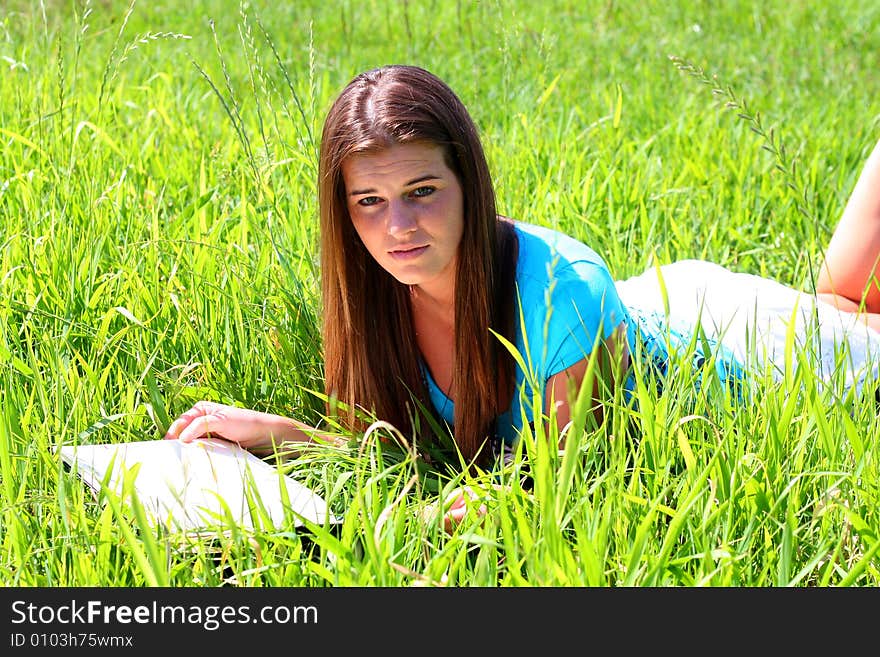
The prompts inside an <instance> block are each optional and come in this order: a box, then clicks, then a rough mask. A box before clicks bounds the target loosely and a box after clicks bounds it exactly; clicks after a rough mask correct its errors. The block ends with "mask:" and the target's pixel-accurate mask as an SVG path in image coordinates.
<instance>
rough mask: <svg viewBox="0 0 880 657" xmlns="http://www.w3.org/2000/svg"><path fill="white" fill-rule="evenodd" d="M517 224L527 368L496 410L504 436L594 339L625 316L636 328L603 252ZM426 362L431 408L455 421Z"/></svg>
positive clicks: (519, 345) (521, 340)
mask: <svg viewBox="0 0 880 657" xmlns="http://www.w3.org/2000/svg"><path fill="white" fill-rule="evenodd" d="M514 230H515V232H516V236H517V238H518V240H519V256H518V259H517V264H516V289H517V296H518V302H519V310H520V321H519V322H518V325H517V330H516V342H515V346H516V353H517V354H519V355H520V356H521V360H522V361H523V364H524V365H525V367H526V369H525V371H524V370H523V368H522V367H520V366H519V365H517V367H516V391H517V392H515V393H514V395H513V400H512V402H511V407H510V409H509V410H508V411H507V412H506V413H504V414H503V415H501V416H500V417H499V418H498V423H497V434H498V436H499V437H500V438H503V439H504V441H505V442H507V443H512V442H513V441H514V440H515V439H516V438H517V436H518V434H519V431H520V429H522V427H523V424H524V423H528V422H532V420H533V419H534V418H533V417H532V405H531V403H529V400H530V399H532V396H533V394H534V392H535V389H536V388H537V389H539V391H540V394H541V395H542V399H543V395H544V388H545V386H546V384H547V381H548V379H550V377H552V376H553V375H554V374H557V373H559V372H561V371H562V370H564V369H566V368H567V367H571V366H572V365H574V364H575V363H577V362H578V361H580V360H583V359H584V358H587V357H589V355H590V352H591V351H592V350H593V347H594V345H595V344H597V343H598V342H600V341H602V340H605V339H606V338H607V337H608V336H609V335H611V333H612V332H613V331H614V329H615V328H616V327H617V326H619V325H620V323H621V322H626V323H627V327H628V329H629V330H628V334H629V337H630V338H633V336H634V324H633V323H632V322H631V321H630V319H629V314H628V313H627V311H626V308H625V307H624V306H623V304H622V302H621V301H620V297H619V296H618V294H617V290H616V288H615V287H614V281H613V279H612V278H611V274H610V273H609V272H608V268H607V267H606V266H605V262H604V261H603V260H602V258H601V257H600V256H599V254H597V253H596V252H595V251H593V250H592V249H591V248H590V247H588V246H586V245H585V244H582V243H581V242H579V241H577V240H575V239H574V238H572V237H569V236H568V235H565V234H564V233H560V232H558V231H555V230H552V229H550V228H544V227H541V226H535V225H531V224H525V223H522V222H514ZM597 335H598V336H599V337H598V340H597ZM422 368H423V370H424V373H425V379H426V381H427V383H428V391H429V393H430V395H431V401H432V402H433V404H434V408H435V409H436V410H437V412H438V413H439V415H440V417H442V418H443V419H444V420H445V421H446V422H447V423H448V424H449V426H452V421H453V414H454V409H455V406H454V403H453V402H452V400H450V399H449V398H448V397H447V396H446V395H445V394H444V393H443V391H442V390H440V388H439V387H438V386H437V384H436V382H435V381H434V379H433V377H432V376H431V373H430V371H429V370H428V368H427V367H425V366H424V364H423V366H422ZM523 400H525V404H523V403H522V401H523Z"/></svg>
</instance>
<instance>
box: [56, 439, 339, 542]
mask: <svg viewBox="0 0 880 657" xmlns="http://www.w3.org/2000/svg"><path fill="white" fill-rule="evenodd" d="M58 451H59V453H60V455H61V458H62V460H63V461H64V462H65V463H67V464H68V465H70V466H71V468H72V469H74V470H75V471H76V472H77V474H78V475H79V476H80V477H81V478H82V479H83V481H84V482H85V483H86V484H88V485H89V486H90V487H91V488H92V489H94V490H96V491H99V490H100V489H101V482H102V481H103V480H104V477H105V475H106V474H107V473H108V472H110V476H109V479H108V481H107V488H108V489H109V490H110V491H112V492H113V493H115V494H116V495H122V493H123V481H124V478H125V475H126V473H131V474H129V476H134V489H135V494H136V495H137V498H138V500H139V501H140V503H141V504H142V505H143V507H144V509H145V510H146V511H147V515H148V517H149V518H150V521H151V522H152V523H153V524H154V525H162V526H164V527H166V528H167V529H169V530H172V531H174V530H179V531H184V532H188V531H196V530H199V529H206V528H221V529H222V528H223V526H227V527H228V525H229V516H230V514H231V520H232V522H233V523H234V524H236V525H239V526H242V527H246V528H254V527H255V526H264V525H265V524H266V522H265V521H264V520H263V519H262V518H261V516H260V512H259V511H257V509H256V508H255V509H254V512H253V514H252V512H251V504H249V500H250V502H251V503H255V502H257V500H259V502H261V503H262V506H263V507H264V508H265V510H266V513H267V514H268V516H269V518H271V522H272V523H273V524H274V526H275V527H276V528H277V527H279V526H281V525H282V524H283V522H284V519H285V502H284V499H283V497H282V486H283V487H285V488H286V491H287V495H288V498H289V500H288V502H289V505H288V508H289V510H290V511H292V512H293V515H294V518H295V525H296V526H301V525H302V524H303V522H302V519H301V517H304V518H307V519H308V520H310V521H312V522H315V523H317V524H324V522H325V521H327V522H330V523H338V522H340V519H338V518H336V517H334V516H333V515H332V514H331V513H330V512H329V511H328V509H327V505H326V503H325V502H324V500H323V499H322V498H321V497H320V496H319V495H317V494H316V493H314V492H313V491H312V490H311V489H309V488H308V487H306V486H304V485H303V484H301V483H299V482H298V481H296V480H295V479H293V478H292V477H290V476H287V475H283V474H281V473H280V472H279V471H278V470H277V469H276V468H274V467H273V466H272V465H270V464H269V463H267V462H265V461H263V460H262V459H260V458H257V457H256V456H254V455H253V454H251V453H250V452H248V451H247V450H245V449H243V448H241V447H240V446H239V445H238V444H237V443H233V442H229V441H226V440H220V439H215V438H211V439H200V440H195V441H193V442H191V443H183V442H181V441H179V440H145V441H135V442H127V443H117V444H112V445H77V446H74V445H68V446H63V447H61V448H59V450H58ZM135 466H137V471H136V474H135V473H134V471H132V468H133V467H135ZM111 469H112V470H111Z"/></svg>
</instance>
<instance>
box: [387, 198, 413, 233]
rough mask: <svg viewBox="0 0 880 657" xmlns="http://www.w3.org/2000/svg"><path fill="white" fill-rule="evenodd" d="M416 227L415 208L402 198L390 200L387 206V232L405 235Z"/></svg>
mask: <svg viewBox="0 0 880 657" xmlns="http://www.w3.org/2000/svg"><path fill="white" fill-rule="evenodd" d="M417 227H418V220H417V219H416V212H415V209H414V208H412V207H409V206H408V204H407V203H406V202H405V201H403V200H398V201H392V202H391V204H390V207H389V208H388V233H389V234H390V235H405V234H406V233H411V232H412V231H414V230H415V229H416V228H417Z"/></svg>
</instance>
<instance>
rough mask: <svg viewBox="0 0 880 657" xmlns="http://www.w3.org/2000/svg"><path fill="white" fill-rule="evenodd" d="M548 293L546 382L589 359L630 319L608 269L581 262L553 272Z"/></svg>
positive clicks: (599, 265) (599, 264)
mask: <svg viewBox="0 0 880 657" xmlns="http://www.w3.org/2000/svg"><path fill="white" fill-rule="evenodd" d="M550 281H551V282H550V285H549V287H548V289H547V290H546V291H545V295H548V296H547V305H548V310H549V315H550V317H549V321H547V322H546V324H545V332H544V335H545V336H546V339H545V341H544V344H545V348H546V352H545V353H544V354H543V358H542V361H543V362H544V363H545V367H544V376H545V377H546V378H545V380H546V379H547V378H549V377H551V376H553V375H554V374H557V373H559V372H561V371H562V370H564V369H566V368H568V367H571V366H572V365H574V364H575V363H577V362H578V361H580V360H583V359H584V358H588V357H589V355H590V353H591V352H592V351H593V348H594V346H595V345H596V344H597V342H601V341H604V340H605V339H607V338H608V337H609V336H610V335H611V334H612V333H613V332H614V330H615V329H616V328H617V327H618V326H620V324H621V322H623V321H625V320H626V319H627V317H628V313H627V310H626V308H625V306H624V305H623V302H622V301H621V299H620V297H619V296H618V294H617V288H616V287H615V285H614V281H613V279H612V278H611V274H610V273H609V271H608V269H607V268H606V267H605V266H604V264H602V263H601V262H591V261H586V260H581V261H577V262H573V263H568V264H565V265H563V266H562V267H560V268H559V269H558V270H556V271H553V272H552V275H551V278H550Z"/></svg>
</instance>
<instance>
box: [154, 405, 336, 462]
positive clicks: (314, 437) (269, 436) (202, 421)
mask: <svg viewBox="0 0 880 657" xmlns="http://www.w3.org/2000/svg"><path fill="white" fill-rule="evenodd" d="M208 436H211V437H215V438H223V439H225V440H229V441H231V442H235V443H238V444H239V445H241V446H242V447H243V448H245V449H247V450H249V451H251V452H254V453H255V454H258V455H261V456H266V455H269V454H272V453H274V452H275V451H276V450H277V451H279V452H280V451H287V450H288V449H290V448H291V447H296V446H297V445H304V444H308V443H312V442H320V443H323V444H328V445H344V444H345V443H346V440H345V439H344V438H341V437H339V436H333V435H331V434H328V433H325V432H321V431H318V430H316V429H314V428H312V427H310V426H309V425H307V424H305V423H303V422H299V421H297V420H293V419H291V418H288V417H283V416H281V415H273V414H272V413H263V412H261V411H254V410H251V409H248V408H238V407H236V406H227V405H226V404H218V403H215V402H209V401H200V402H197V403H196V404H195V405H193V407H192V408H191V409H189V410H188V411H187V412H185V413H183V414H182V415H181V416H180V417H178V418H177V419H176V420H174V422H172V423H171V426H170V427H168V431H167V432H166V433H165V438H166V439H171V440H174V439H178V440H182V441H183V442H191V441H193V440H196V439H198V438H204V437H208Z"/></svg>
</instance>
